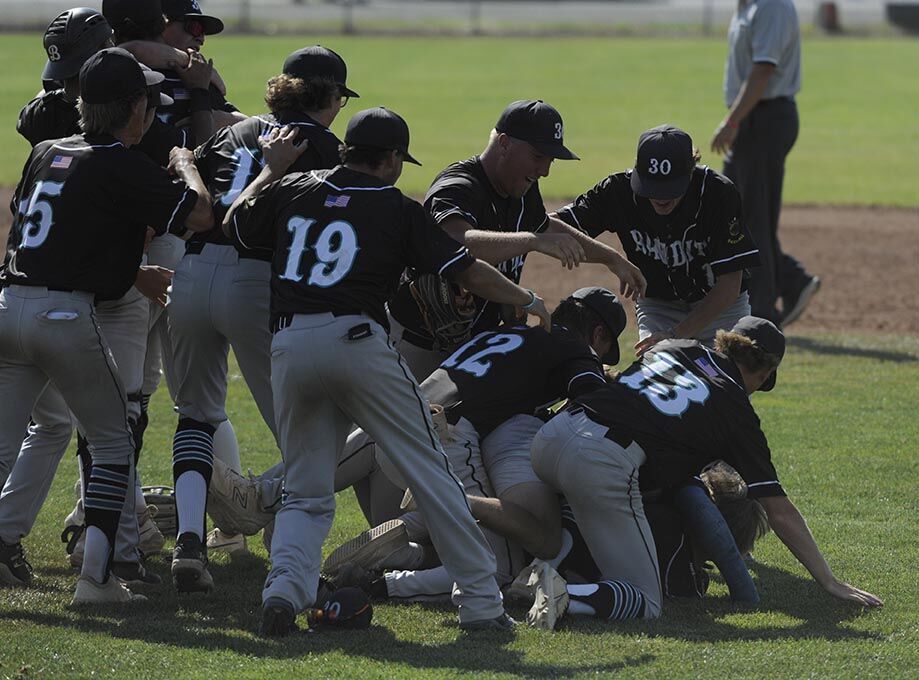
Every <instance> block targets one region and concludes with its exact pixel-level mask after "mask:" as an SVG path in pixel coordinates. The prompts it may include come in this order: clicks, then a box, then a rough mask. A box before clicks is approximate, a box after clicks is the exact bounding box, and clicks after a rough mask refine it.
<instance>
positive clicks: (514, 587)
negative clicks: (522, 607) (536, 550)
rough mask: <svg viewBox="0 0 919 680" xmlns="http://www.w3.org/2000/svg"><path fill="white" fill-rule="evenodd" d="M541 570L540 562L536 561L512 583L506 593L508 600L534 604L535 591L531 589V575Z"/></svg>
mask: <svg viewBox="0 0 919 680" xmlns="http://www.w3.org/2000/svg"><path fill="white" fill-rule="evenodd" d="M538 569H539V560H538V559H535V560H533V561H532V562H530V564H529V565H528V566H527V567H526V568H525V569H524V570H523V571H521V572H520V573H519V574H517V578H515V579H514V582H513V583H511V584H510V585H509V586H508V587H507V590H506V591H505V593H504V596H505V597H506V598H507V599H508V600H517V601H520V602H532V601H533V590H532V589H531V588H530V575H531V574H532V573H533V572H534V571H536V570H538Z"/></svg>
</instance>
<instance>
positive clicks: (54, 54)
mask: <svg viewBox="0 0 919 680" xmlns="http://www.w3.org/2000/svg"><path fill="white" fill-rule="evenodd" d="M48 59H49V60H50V61H60V60H61V51H60V50H59V49H58V47H57V45H48Z"/></svg>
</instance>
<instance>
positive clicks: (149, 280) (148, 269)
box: [134, 265, 173, 307]
mask: <svg viewBox="0 0 919 680" xmlns="http://www.w3.org/2000/svg"><path fill="white" fill-rule="evenodd" d="M172 273H173V272H172V270H171V269H166V267H158V266H156V265H144V266H142V267H141V268H140V269H138V270H137V278H136V279H135V280H134V286H135V288H137V290H139V291H140V292H141V294H143V296H144V297H146V298H149V299H150V300H152V301H153V302H155V303H156V304H158V305H159V306H160V307H165V306H166V293H167V292H168V289H169V286H170V284H171V283H172Z"/></svg>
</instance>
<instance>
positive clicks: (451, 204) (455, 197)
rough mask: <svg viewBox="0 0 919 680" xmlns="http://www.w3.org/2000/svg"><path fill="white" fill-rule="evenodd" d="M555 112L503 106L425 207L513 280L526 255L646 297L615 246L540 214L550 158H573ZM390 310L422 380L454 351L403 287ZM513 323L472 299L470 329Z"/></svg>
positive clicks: (398, 338)
mask: <svg viewBox="0 0 919 680" xmlns="http://www.w3.org/2000/svg"><path fill="white" fill-rule="evenodd" d="M563 134H564V126H563V123H562V117H561V115H560V114H559V112H558V111H557V110H556V109H555V108H554V107H552V106H550V105H549V104H547V103H545V102H543V101H541V100H536V101H533V100H522V101H516V102H513V103H511V104H509V105H508V107H507V108H506V109H505V110H504V111H503V112H502V114H501V117H500V118H499V119H498V122H497V123H496V124H495V128H494V130H492V133H491V136H490V137H489V140H488V145H487V146H486V147H485V150H484V151H483V152H482V153H481V154H479V155H478V156H474V157H472V158H470V159H467V160H464V161H460V162H458V163H454V164H452V165H450V166H448V167H447V168H446V169H444V170H443V171H442V172H441V173H440V174H439V175H438V176H437V177H436V178H435V180H434V182H433V183H432V185H431V188H430V189H428V193H427V196H426V197H425V201H424V205H425V208H426V209H427V210H428V212H430V214H431V215H432V216H433V217H434V221H435V222H436V223H437V224H438V225H439V226H440V227H441V228H442V229H443V230H444V231H446V232H447V233H448V234H449V235H450V236H452V237H453V238H454V239H456V240H458V241H459V242H460V243H465V244H466V246H467V247H468V248H469V250H470V252H471V253H472V254H473V255H474V256H476V257H479V258H481V259H484V260H486V261H487V262H492V263H495V266H496V267H497V268H498V269H499V270H500V271H501V272H502V273H503V274H504V275H505V276H507V277H508V278H509V279H510V280H511V281H514V282H515V283H519V281H520V276H521V274H522V272H523V264H524V262H525V260H526V256H527V254H528V253H530V252H533V251H537V252H541V253H545V254H546V255H549V256H551V257H554V258H556V259H558V260H559V261H560V262H561V263H562V264H563V265H564V266H566V267H568V268H569V269H570V268H572V267H574V266H577V265H578V264H579V263H581V262H585V261H586V262H599V263H602V264H605V265H606V266H607V267H609V269H610V271H612V272H613V274H615V275H616V276H617V277H618V278H619V280H620V282H621V286H620V294H622V295H624V296H626V297H630V298H631V297H634V296H636V295H638V294H641V293H643V292H644V286H645V282H644V279H643V278H642V275H641V273H640V272H639V271H638V270H637V269H636V268H635V267H634V266H632V265H631V264H629V263H628V262H627V261H626V260H625V258H623V257H622V256H621V255H620V254H619V253H618V252H616V251H615V250H614V249H612V248H609V247H608V246H606V245H604V244H602V243H599V242H598V241H594V240H593V239H591V238H588V237H587V236H586V235H585V234H584V233H582V232H580V231H578V230H577V229H574V228H572V227H570V226H569V225H567V224H565V223H564V222H562V221H561V220H558V219H555V218H554V217H550V216H548V215H546V209H545V206H544V205H543V201H542V196H541V195H540V193H539V179H540V178H542V177H548V176H549V169H550V167H551V165H552V162H553V161H554V160H555V159H562V160H577V159H578V157H577V155H575V154H574V152H572V151H571V150H569V149H568V148H567V147H566V146H565V145H564V140H563ZM389 310H390V313H391V316H392V319H393V321H394V323H393V340H394V341H395V342H396V346H397V348H398V349H399V352H400V353H401V354H402V355H403V356H404V357H405V359H406V361H407V362H408V364H409V366H410V367H411V369H412V372H413V373H414V374H415V376H416V377H417V378H418V380H424V379H425V378H426V377H427V376H428V375H430V374H431V371H433V370H434V369H435V368H437V366H439V365H440V363H441V362H442V361H443V360H444V359H446V358H447V357H448V356H449V355H450V353H451V352H452V351H453V350H455V349H456V347H455V346H454V347H435V344H434V340H433V337H432V336H431V334H430V333H429V332H428V331H427V329H426V328H425V326H424V323H423V321H422V319H421V315H420V313H419V310H418V306H417V305H416V304H415V302H414V300H413V299H412V296H411V294H410V292H409V289H408V286H407V285H406V286H402V288H401V289H400V290H399V292H398V293H397V295H396V297H395V299H394V300H393V301H392V302H391V303H390V306H389ZM502 320H504V321H508V322H513V321H514V319H513V318H512V317H511V316H510V315H509V314H508V313H507V312H506V310H502V309H500V307H499V306H498V305H495V304H493V303H492V304H489V303H488V302H487V301H485V300H481V299H479V300H476V314H475V323H474V324H473V325H472V328H471V332H472V334H473V335H474V334H476V333H478V332H480V331H485V330H491V329H493V328H494V327H496V326H497V325H498V324H499V323H500V322H501V321H502Z"/></svg>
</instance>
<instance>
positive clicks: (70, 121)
mask: <svg viewBox="0 0 919 680" xmlns="http://www.w3.org/2000/svg"><path fill="white" fill-rule="evenodd" d="M16 130H17V131H18V132H19V134H21V135H22V136H23V137H25V138H26V139H28V140H29V143H30V144H31V145H32V146H35V145H36V144H38V143H39V142H44V141H45V140H47V139H62V138H64V137H72V136H73V135H78V134H80V112H79V111H78V110H77V105H76V103H75V102H70V101H67V100H66V99H64V91H63V90H54V91H52V92H45V93H43V94H41V95H39V96H38V97H36V98H35V99H33V100H32V101H30V102H29V103H28V104H26V105H25V106H24V107H23V109H22V111H20V112H19V122H18V123H17V124H16ZM189 141H190V140H189V136H188V134H187V133H186V131H185V130H183V129H179V128H175V127H173V126H172V125H167V124H166V123H163V122H162V121H160V120H158V119H156V118H154V119H153V123H152V124H151V125H150V129H149V130H147V132H146V134H145V135H144V136H143V139H141V140H140V142H139V143H138V144H137V145H136V146H133V147H132V149H134V150H135V151H140V152H141V153H144V154H146V155H147V156H149V157H150V158H151V159H153V161H154V162H155V163H156V164H157V165H162V166H163V167H166V166H167V165H168V164H169V152H170V151H172V147H174V146H179V147H182V148H188V143H189Z"/></svg>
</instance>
